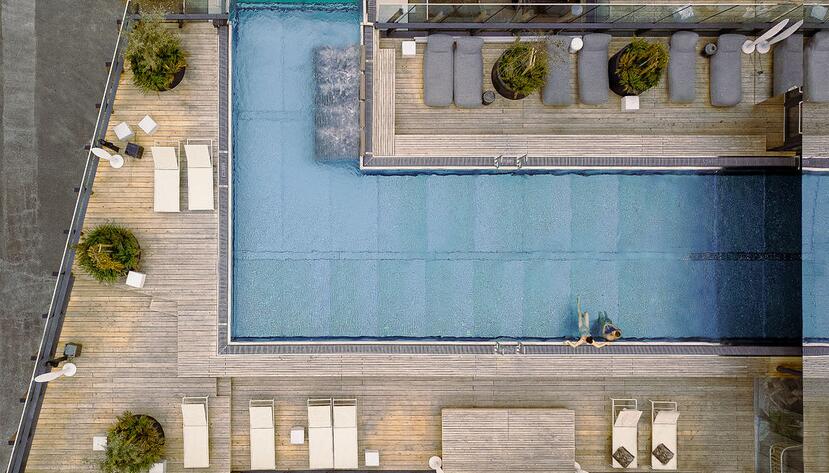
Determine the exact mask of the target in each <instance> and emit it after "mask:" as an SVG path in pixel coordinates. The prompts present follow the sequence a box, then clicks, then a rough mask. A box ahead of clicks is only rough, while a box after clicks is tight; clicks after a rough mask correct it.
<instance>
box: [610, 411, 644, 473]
mask: <svg viewBox="0 0 829 473" xmlns="http://www.w3.org/2000/svg"><path fill="white" fill-rule="evenodd" d="M611 409H612V411H613V416H612V418H613V439H612V446H611V450H610V458H611V462H612V464H613V468H638V466H639V455H638V454H637V445H638V434H639V418H640V417H642V411H640V410H639V409H638V403H637V402H636V399H613V400H612V403H611ZM620 448H624V449H625V450H627V451H628V453H630V454H631V455H633V461H631V462H630V463H629V464H628V465H627V466H624V465H622V464H621V463H619V462H618V461H617V460H616V457H614V456H613V455H614V454H615V453H616V451H617V450H619V449H620Z"/></svg>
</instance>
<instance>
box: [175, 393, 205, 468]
mask: <svg viewBox="0 0 829 473" xmlns="http://www.w3.org/2000/svg"><path fill="white" fill-rule="evenodd" d="M207 412H208V409H207V396H204V397H185V398H182V400H181V414H182V419H183V422H182V423H183V424H184V468H209V467H210V433H209V419H208V416H207Z"/></svg>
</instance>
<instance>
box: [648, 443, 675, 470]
mask: <svg viewBox="0 0 829 473" xmlns="http://www.w3.org/2000/svg"><path fill="white" fill-rule="evenodd" d="M651 453H652V454H653V456H655V457H656V459H657V460H659V461H660V462H661V463H662V464H663V465H667V464H668V462H669V461H671V459H672V458H673V457H674V452H672V451H671V449H670V448H668V447H666V446H665V444H664V443H660V444H659V445H657V446H656V448H654V449H653V452H651Z"/></svg>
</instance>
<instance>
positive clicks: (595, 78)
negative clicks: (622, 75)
mask: <svg viewBox="0 0 829 473" xmlns="http://www.w3.org/2000/svg"><path fill="white" fill-rule="evenodd" d="M608 46H610V35H609V34H604V33H590V34H586V35H584V47H583V48H582V49H581V51H580V52H579V100H580V101H581V103H583V104H586V105H599V104H603V103H605V102H607V96H608V90H610V80H609V78H608V76H607V59H608V58H607V48H608Z"/></svg>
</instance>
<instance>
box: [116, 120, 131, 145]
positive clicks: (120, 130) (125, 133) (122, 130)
mask: <svg viewBox="0 0 829 473" xmlns="http://www.w3.org/2000/svg"><path fill="white" fill-rule="evenodd" d="M113 131H114V132H115V136H116V137H118V139H119V140H120V141H127V140H128V139H129V138H132V136H133V135H134V134H135V133H133V132H132V129H131V128H130V126H129V125H127V123H126V122H121V123H119V124H117V125H115V128H113Z"/></svg>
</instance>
